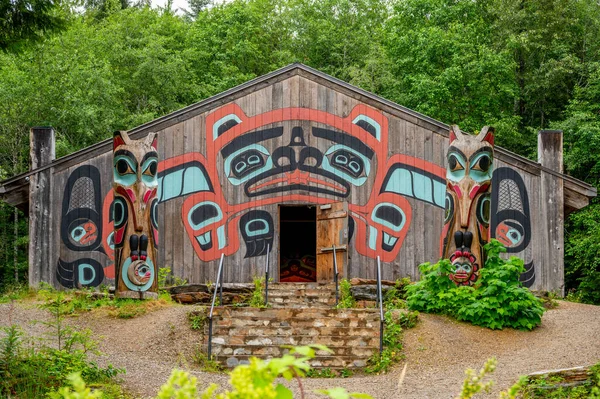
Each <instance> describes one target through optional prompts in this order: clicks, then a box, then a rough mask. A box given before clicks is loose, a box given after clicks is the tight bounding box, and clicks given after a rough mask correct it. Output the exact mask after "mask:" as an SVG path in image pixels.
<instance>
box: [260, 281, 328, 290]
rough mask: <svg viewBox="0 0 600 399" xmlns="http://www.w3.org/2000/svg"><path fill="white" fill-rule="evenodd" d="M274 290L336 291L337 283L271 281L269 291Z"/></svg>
mask: <svg viewBox="0 0 600 399" xmlns="http://www.w3.org/2000/svg"><path fill="white" fill-rule="evenodd" d="M271 290H274V291H277V290H283V291H293V290H325V291H335V284H332V283H326V284H321V283H269V291H271Z"/></svg>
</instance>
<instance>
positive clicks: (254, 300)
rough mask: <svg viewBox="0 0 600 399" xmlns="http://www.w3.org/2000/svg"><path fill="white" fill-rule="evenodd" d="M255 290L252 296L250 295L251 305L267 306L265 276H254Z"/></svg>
mask: <svg viewBox="0 0 600 399" xmlns="http://www.w3.org/2000/svg"><path fill="white" fill-rule="evenodd" d="M253 282H254V290H253V291H252V296H251V297H250V303H249V305H250V306H251V307H253V308H266V307H267V305H266V304H265V296H264V295H265V294H264V290H263V285H264V284H265V278H264V277H260V278H259V277H254V280H253Z"/></svg>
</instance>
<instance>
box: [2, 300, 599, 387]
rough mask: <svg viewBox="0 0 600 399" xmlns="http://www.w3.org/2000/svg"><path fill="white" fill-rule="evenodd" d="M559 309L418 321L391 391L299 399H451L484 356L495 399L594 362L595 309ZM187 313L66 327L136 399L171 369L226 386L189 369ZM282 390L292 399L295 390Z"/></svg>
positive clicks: (18, 315)
mask: <svg viewBox="0 0 600 399" xmlns="http://www.w3.org/2000/svg"><path fill="white" fill-rule="evenodd" d="M559 303H560V305H559V307H558V308H557V309H553V310H550V311H548V312H546V314H545V315H544V318H543V323H542V326H541V327H539V328H537V329H536V330H534V331H533V332H521V331H514V330H504V331H491V330H487V329H484V328H480V327H474V326H471V325H467V324H464V323H459V322H456V321H454V320H451V319H449V318H446V317H443V316H435V315H425V314H423V315H421V317H420V320H421V322H420V323H419V325H418V326H417V327H416V328H414V329H411V330H408V331H407V332H406V334H405V339H404V341H405V353H406V361H405V364H406V365H407V371H406V376H405V378H404V381H403V383H402V385H401V386H400V387H399V388H398V378H399V375H400V373H401V370H402V368H403V367H404V364H401V365H399V366H398V367H397V368H396V369H395V370H394V371H393V372H391V373H388V374H386V375H381V376H358V377H353V378H348V379H337V378H336V379H305V380H303V385H304V389H305V391H306V392H307V393H306V395H305V398H306V399H311V398H322V397H323V396H320V395H316V394H313V393H312V391H313V390H314V389H320V388H326V387H334V386H341V387H344V388H346V389H348V391H357V392H365V393H369V394H371V395H372V396H373V397H374V398H377V399H388V398H390V399H391V398H403V399H409V398H419V399H427V398H452V397H454V396H455V395H456V394H457V393H458V392H459V391H460V388H461V385H462V381H463V378H464V370H465V369H467V368H475V369H479V368H481V366H482V365H483V363H484V362H485V360H486V359H488V358H490V357H496V359H498V368H497V370H496V372H495V373H494V374H493V376H492V378H493V379H494V380H495V381H496V382H497V384H496V392H495V393H494V394H492V395H490V396H489V397H497V391H499V390H501V389H506V388H507V387H509V386H510V385H512V384H513V383H514V382H515V381H516V380H517V379H518V377H519V376H520V375H523V374H528V373H531V372H534V371H541V370H548V369H557V368H566V367H574V366H581V365H590V364H594V363H597V362H598V361H600V307H599V306H590V305H582V304H576V303H570V302H559ZM189 310H191V307H189V306H188V307H184V306H174V307H168V308H163V309H159V310H156V311H154V312H152V313H149V314H146V315H144V316H141V317H137V318H135V319H130V320H120V319H114V318H112V317H110V316H108V315H106V314H105V313H103V312H90V313H86V314H83V315H81V316H79V317H73V318H69V319H68V322H69V323H71V324H74V325H76V326H80V327H85V328H90V329H91V330H92V331H93V333H94V337H95V338H96V339H97V340H99V342H100V350H101V351H102V352H104V353H105V356H103V357H101V358H100V359H98V360H99V362H100V363H102V364H107V363H111V364H113V365H114V366H115V367H122V368H125V369H126V370H127V373H126V374H125V375H124V376H123V380H124V386H125V387H126V389H128V390H129V391H130V392H132V393H133V394H134V395H136V397H139V398H150V397H152V395H154V394H155V393H156V392H157V391H158V389H159V387H160V385H161V384H163V383H164V382H165V381H166V379H167V378H168V376H169V374H170V371H171V370H172V369H173V368H175V367H179V368H183V369H186V370H189V371H190V372H191V373H192V374H193V375H195V376H196V377H197V378H198V381H199V385H200V387H201V388H202V387H205V386H208V384H210V383H213V382H214V383H217V384H219V385H223V386H226V385H227V380H228V377H227V376H226V375H221V374H213V373H206V372H202V371H199V370H197V369H194V366H193V365H192V364H191V361H190V358H191V355H192V353H193V352H194V351H195V350H196V348H197V347H198V345H199V344H200V339H201V336H200V334H198V333H197V332H195V331H192V330H191V329H190V328H189V325H188V322H187V317H186V316H187V312H188V311H189ZM47 319H48V315H47V313H46V312H45V311H42V310H39V309H37V308H36V307H35V306H33V305H31V304H30V303H24V304H17V305H16V306H15V307H14V310H13V311H12V312H11V311H10V305H8V304H1V305H0V326H3V325H4V326H5V325H9V324H10V323H11V322H12V323H16V324H19V325H21V326H22V327H23V328H24V330H25V332H26V334H28V335H29V336H31V337H40V336H43V335H44V333H45V331H46V327H45V326H44V325H43V324H40V323H35V321H40V320H47ZM289 386H290V388H292V389H293V390H294V391H295V393H296V395H297V396H296V395H295V397H298V398H299V397H300V396H299V391H298V388H297V385H296V384H294V383H292V384H289Z"/></svg>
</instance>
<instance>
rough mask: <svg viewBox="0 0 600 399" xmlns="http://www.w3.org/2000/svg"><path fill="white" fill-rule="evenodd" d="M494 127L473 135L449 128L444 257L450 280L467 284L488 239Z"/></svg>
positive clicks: (474, 274)
mask: <svg viewBox="0 0 600 399" xmlns="http://www.w3.org/2000/svg"><path fill="white" fill-rule="evenodd" d="M493 132H494V129H493V128H489V127H487V126H485V127H484V128H483V129H482V130H481V132H480V133H479V134H478V135H477V136H471V135H468V134H465V133H463V132H461V131H460V129H459V128H458V126H453V127H452V129H451V130H450V147H449V148H448V153H447V168H446V214H445V220H444V231H443V233H442V237H443V240H444V243H443V244H444V253H443V256H444V258H447V259H450V261H451V262H452V264H453V265H454V273H453V274H452V275H451V279H452V280H453V281H454V282H455V283H456V284H462V285H470V284H473V283H474V282H475V281H476V280H477V278H478V277H479V269H480V268H481V266H482V265H483V262H484V259H483V258H484V252H483V245H485V244H486V243H487V242H488V237H489V233H488V229H489V224H490V205H491V200H490V191H491V183H492V172H493V160H494V147H493V146H494V135H493Z"/></svg>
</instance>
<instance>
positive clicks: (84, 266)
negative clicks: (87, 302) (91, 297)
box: [78, 263, 96, 285]
mask: <svg viewBox="0 0 600 399" xmlns="http://www.w3.org/2000/svg"><path fill="white" fill-rule="evenodd" d="M78 268H79V274H78V275H79V283H80V284H81V285H88V284H91V283H92V282H93V281H94V279H95V278H96V270H94V268H93V267H92V265H90V264H87V263H82V264H80V265H79V266H78ZM85 269H88V270H90V271H91V272H92V277H90V278H89V279H84V278H83V276H84V275H85V274H84V270H85Z"/></svg>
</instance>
